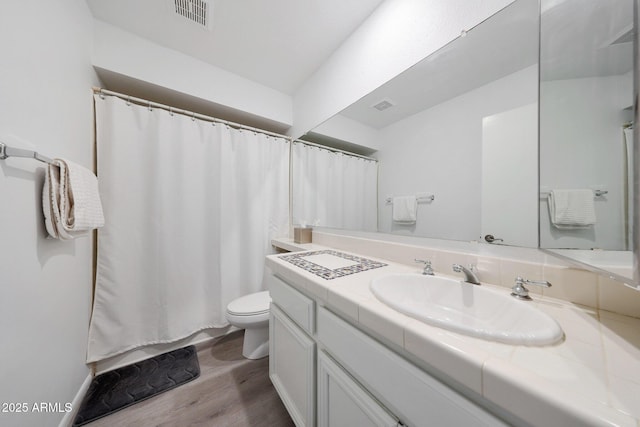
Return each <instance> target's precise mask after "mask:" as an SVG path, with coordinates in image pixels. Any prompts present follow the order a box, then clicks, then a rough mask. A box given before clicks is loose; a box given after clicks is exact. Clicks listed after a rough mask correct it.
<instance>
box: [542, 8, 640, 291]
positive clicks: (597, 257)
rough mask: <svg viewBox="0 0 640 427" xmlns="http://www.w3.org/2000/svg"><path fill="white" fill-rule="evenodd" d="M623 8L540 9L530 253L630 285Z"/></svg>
mask: <svg viewBox="0 0 640 427" xmlns="http://www.w3.org/2000/svg"><path fill="white" fill-rule="evenodd" d="M633 8H634V6H633V0H607V1H601V0H542V2H541V11H542V13H541V21H540V28H541V44H540V247H541V248H544V249H551V251H550V252H552V253H554V254H557V255H560V256H562V257H565V258H568V259H571V260H574V261H577V262H579V263H581V264H583V265H587V266H591V267H595V268H597V269H600V270H604V271H607V272H609V273H611V275H613V276H619V278H621V280H623V281H625V280H626V281H629V280H628V279H629V278H632V277H633V274H632V272H633V267H632V252H631V251H632V249H633V245H632V237H633V236H632V231H633V221H632V220H633V215H634V212H633V209H632V207H633V179H634V170H636V169H635V168H634V164H633V163H634V162H633V149H632V147H633V119H634V111H633V84H634V82H633V80H634V65H633V64H634V61H633V40H634V19H633V16H634V11H633Z"/></svg>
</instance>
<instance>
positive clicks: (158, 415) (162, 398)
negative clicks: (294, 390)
mask: <svg viewBox="0 0 640 427" xmlns="http://www.w3.org/2000/svg"><path fill="white" fill-rule="evenodd" d="M243 333H244V331H237V332H234V333H232V334H229V335H227V336H225V337H222V338H219V339H217V340H214V341H213V345H211V343H207V344H205V345H204V346H203V347H199V348H198V360H199V362H200V377H199V378H197V379H195V380H193V381H191V382H189V383H187V384H184V385H182V386H180V387H177V388H175V389H173V390H169V391H167V392H165V393H162V394H159V395H158V396H154V397H152V398H150V399H148V400H145V401H142V402H140V403H137V404H135V405H133V406H130V407H128V408H125V409H123V410H121V411H118V412H116V413H114V414H111V415H108V416H106V417H104V418H101V419H98V420H96V421H94V422H92V423H89V424H87V426H88V427H112V426H119V427H120V426H125V427H126V426H135V427H151V426H154V427H155V426H158V427H160V426H163V427H174V426H181V427H188V426H203V427H204V426H206V427H208V426H214V427H217V426H221V427H253V426H256V427H258V426H273V427H290V426H293V425H294V424H293V421H292V420H291V418H290V417H289V414H288V413H287V410H286V409H285V407H284V405H283V404H282V402H281V400H280V398H279V397H278V394H277V393H276V391H275V389H274V388H273V385H272V384H271V381H270V380H269V358H268V357H265V358H264V359H260V360H248V359H245V358H244V357H242V340H243V337H244V335H243Z"/></svg>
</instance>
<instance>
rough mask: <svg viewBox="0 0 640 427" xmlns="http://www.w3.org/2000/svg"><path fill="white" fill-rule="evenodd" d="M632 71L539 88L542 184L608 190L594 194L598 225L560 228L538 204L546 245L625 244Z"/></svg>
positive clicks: (616, 246) (615, 246)
mask: <svg viewBox="0 0 640 427" xmlns="http://www.w3.org/2000/svg"><path fill="white" fill-rule="evenodd" d="M632 86H633V83H632V76H631V73H627V74H625V75H622V76H611V77H600V78H584V79H572V80H556V81H547V82H542V84H541V87H540V101H541V103H540V141H541V145H540V186H541V188H545V187H546V189H547V190H548V189H552V188H565V189H568V188H592V187H595V186H603V188H604V189H606V190H608V191H609V193H608V194H607V195H606V197H602V198H597V199H595V209H596V224H595V225H594V226H593V227H592V228H589V229H586V230H558V229H556V228H554V227H552V226H551V224H550V222H549V211H548V205H547V203H546V201H544V200H543V201H542V203H541V204H540V209H541V211H540V243H541V246H542V247H543V248H579V249H590V248H601V249H618V250H620V249H624V227H623V222H622V221H623V218H624V216H623V202H622V196H623V194H622V182H623V176H622V174H623V154H622V153H623V144H622V124H623V123H624V122H626V121H629V120H631V119H632V118H633V117H632V113H631V112H630V111H623V109H624V108H627V107H629V106H631V105H632V102H633V100H632V89H631V88H632Z"/></svg>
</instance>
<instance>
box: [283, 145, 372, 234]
mask: <svg viewBox="0 0 640 427" xmlns="http://www.w3.org/2000/svg"><path fill="white" fill-rule="evenodd" d="M292 151H293V154H292V157H293V159H292V163H293V166H292V176H293V183H292V185H293V189H292V192H293V223H294V224H296V225H321V226H324V227H334V228H346V229H350V230H365V231H376V230H377V227H378V206H377V192H378V162H376V161H374V160H367V159H364V158H362V157H357V156H351V155H348V154H345V153H340V152H335V151H329V150H326V149H323V148H319V147H316V146H312V145H307V144H304V143H302V142H299V141H298V142H295V143H294V144H293V150H292Z"/></svg>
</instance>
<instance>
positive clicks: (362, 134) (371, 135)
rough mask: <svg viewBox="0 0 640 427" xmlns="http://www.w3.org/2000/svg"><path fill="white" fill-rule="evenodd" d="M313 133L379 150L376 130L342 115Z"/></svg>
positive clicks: (336, 116)
mask: <svg viewBox="0 0 640 427" xmlns="http://www.w3.org/2000/svg"><path fill="white" fill-rule="evenodd" d="M313 133H317V134H320V135H324V136H328V137H331V138H336V139H340V140H343V141H348V142H350V143H353V144H357V145H359V146H361V147H365V148H366V149H369V150H377V149H378V148H379V146H378V136H377V135H378V131H377V130H376V129H374V128H372V127H369V126H367V125H365V124H362V123H360V122H358V121H355V120H353V119H351V118H349V117H346V116H343V115H340V114H336V115H335V116H333V117H331V118H330V119H329V120H327V121H326V122H324V123H322V124H321V125H320V126H318V127H316V128H315V129H313Z"/></svg>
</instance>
